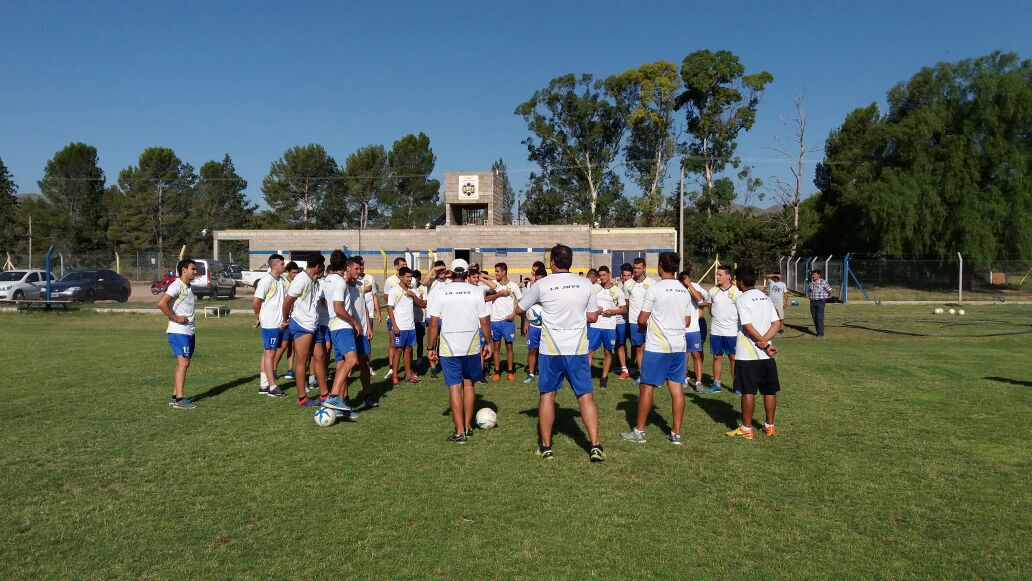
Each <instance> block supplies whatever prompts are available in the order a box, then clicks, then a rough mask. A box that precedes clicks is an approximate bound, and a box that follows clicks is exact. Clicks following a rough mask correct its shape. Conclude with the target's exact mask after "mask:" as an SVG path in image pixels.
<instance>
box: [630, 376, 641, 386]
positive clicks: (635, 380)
mask: <svg viewBox="0 0 1032 581" xmlns="http://www.w3.org/2000/svg"><path fill="white" fill-rule="evenodd" d="M631 383H632V384H634V387H638V386H639V385H641V379H640V378H638V377H635V378H634V379H632V380H631Z"/></svg>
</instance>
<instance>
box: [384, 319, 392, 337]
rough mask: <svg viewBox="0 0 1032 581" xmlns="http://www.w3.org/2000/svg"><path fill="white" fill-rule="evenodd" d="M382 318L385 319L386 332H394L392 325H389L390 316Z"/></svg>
mask: <svg viewBox="0 0 1032 581" xmlns="http://www.w3.org/2000/svg"><path fill="white" fill-rule="evenodd" d="M384 320H385V321H387V332H388V333H393V332H394V327H392V326H391V318H390V317H384Z"/></svg>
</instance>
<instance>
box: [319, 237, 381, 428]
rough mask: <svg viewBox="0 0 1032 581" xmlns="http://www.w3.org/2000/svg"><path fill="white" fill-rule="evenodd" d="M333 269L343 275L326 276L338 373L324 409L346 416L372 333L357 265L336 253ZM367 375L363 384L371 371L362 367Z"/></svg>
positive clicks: (352, 260)
mask: <svg viewBox="0 0 1032 581" xmlns="http://www.w3.org/2000/svg"><path fill="white" fill-rule="evenodd" d="M330 268H331V269H333V270H334V271H342V272H344V275H345V276H344V277H338V278H335V279H333V280H330V279H329V277H327V283H328V284H327V289H326V294H327V297H328V300H329V303H330V308H331V309H332V311H333V319H331V320H330V334H331V335H332V337H333V339H332V343H333V356H334V360H335V361H336V372H335V373H334V375H333V388H332V389H331V390H330V397H328V398H327V399H326V402H325V404H324V405H325V406H326V407H328V408H332V409H335V410H339V411H342V412H345V413H349V414H350V413H351V412H352V408H351V406H350V405H349V403H348V376H349V375H350V374H351V370H352V369H354V368H355V365H357V364H358V357H359V355H360V354H364V355H366V356H368V355H369V341H368V335H369V333H370V331H371V329H370V325H369V315H368V314H366V312H365V305H366V302H365V297H364V296H363V295H364V293H363V291H362V287H361V285H360V282H359V280H358V279H359V276H358V274H359V271H360V269H359V266H358V262H357V261H355V260H354V259H351V258H344V253H343V252H341V251H340V250H334V251H333V254H331V255H330ZM359 373H360V375H364V381H363V383H367V382H368V379H369V372H368V371H367V370H366V369H365V368H364V367H362V368H360V370H359Z"/></svg>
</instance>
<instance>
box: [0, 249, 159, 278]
mask: <svg viewBox="0 0 1032 581" xmlns="http://www.w3.org/2000/svg"><path fill="white" fill-rule="evenodd" d="M178 260H179V255H178V254H170V253H166V254H165V255H164V256H162V255H161V254H160V253H158V252H155V251H149V252H148V251H140V252H126V253H117V254H116V253H80V252H56V251H55V252H54V253H53V254H52V255H51V257H50V269H51V272H52V273H53V274H54V276H55V277H58V278H60V277H62V276H64V274H65V273H66V272H68V271H70V270H77V269H83V268H106V269H110V270H114V271H115V272H117V273H119V274H121V275H122V276H124V277H126V278H128V279H129V280H132V281H140V282H150V281H154V280H158V279H160V278H161V277H162V274H163V273H164V272H167V271H169V270H173V269H174V268H175V265H176V262H177V261H178ZM4 261H5V264H4V265H3V269H4V270H11V269H12V268H38V269H45V268H46V253H45V252H41V253H33V254H32V256H31V257H30V256H29V255H27V254H20V255H11V256H10V257H9V258H8V257H5V258H4Z"/></svg>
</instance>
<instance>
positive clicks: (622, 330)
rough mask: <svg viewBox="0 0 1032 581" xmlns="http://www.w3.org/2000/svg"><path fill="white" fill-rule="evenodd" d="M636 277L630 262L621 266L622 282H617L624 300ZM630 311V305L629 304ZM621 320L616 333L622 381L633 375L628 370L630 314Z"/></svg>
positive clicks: (621, 316)
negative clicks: (628, 287)
mask: <svg viewBox="0 0 1032 581" xmlns="http://www.w3.org/2000/svg"><path fill="white" fill-rule="evenodd" d="M633 277H634V267H633V266H631V263H630V262H625V263H623V264H621V265H620V280H619V281H617V283H616V284H617V286H619V287H620V290H621V291H623V294H624V298H627V281H629V280H631V279H632V278H633ZM628 311H630V305H629V304H628ZM620 319H621V320H623V322H624V323H623V324H622V325H619V326H618V327H617V331H616V358H617V359H618V360H619V361H620V379H627V378H628V377H630V376H631V373H630V372H629V371H628V370H627V340H628V339H629V338H630V334H631V320H630V313H629V312H628V314H627V315H620Z"/></svg>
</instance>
